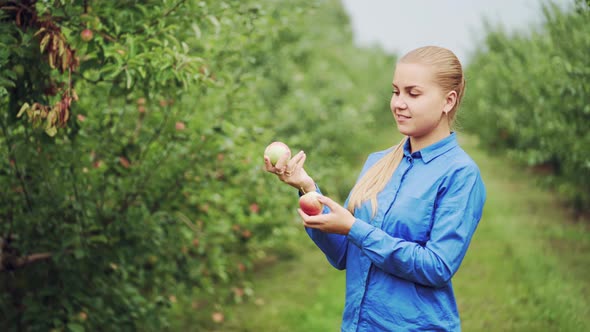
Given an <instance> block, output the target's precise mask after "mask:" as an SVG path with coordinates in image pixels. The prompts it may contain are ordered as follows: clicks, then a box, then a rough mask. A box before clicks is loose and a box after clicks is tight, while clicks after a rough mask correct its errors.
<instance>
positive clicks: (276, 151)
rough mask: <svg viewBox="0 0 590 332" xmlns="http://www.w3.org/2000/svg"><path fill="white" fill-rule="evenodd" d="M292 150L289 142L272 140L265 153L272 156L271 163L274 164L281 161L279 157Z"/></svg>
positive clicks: (269, 156)
mask: <svg viewBox="0 0 590 332" xmlns="http://www.w3.org/2000/svg"><path fill="white" fill-rule="evenodd" d="M290 151H291V150H289V146H287V144H285V143H283V142H272V143H270V144H269V145H268V146H267V147H266V149H265V150H264V155H265V156H268V158H270V163H271V164H272V165H273V166H274V165H275V164H276V163H277V161H279V158H281V157H282V156H283V155H284V154H285V153H287V152H290Z"/></svg>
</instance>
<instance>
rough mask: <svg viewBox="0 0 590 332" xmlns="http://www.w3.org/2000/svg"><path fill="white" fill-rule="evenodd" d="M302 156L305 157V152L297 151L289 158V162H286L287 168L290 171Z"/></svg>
mask: <svg viewBox="0 0 590 332" xmlns="http://www.w3.org/2000/svg"><path fill="white" fill-rule="evenodd" d="M302 158H305V152H303V151H299V153H297V154H296V155H295V156H294V157H293V158H291V160H289V163H288V164H287V170H289V171H291V172H292V171H294V170H295V168H296V167H297V165H299V162H300V161H301V159H302Z"/></svg>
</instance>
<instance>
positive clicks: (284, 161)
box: [275, 150, 291, 172]
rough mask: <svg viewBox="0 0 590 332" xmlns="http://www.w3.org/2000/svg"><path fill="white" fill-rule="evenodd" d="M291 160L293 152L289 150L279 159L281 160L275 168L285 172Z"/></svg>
mask: <svg viewBox="0 0 590 332" xmlns="http://www.w3.org/2000/svg"><path fill="white" fill-rule="evenodd" d="M290 158H291V151H289V150H287V152H285V154H283V155H282V156H281V157H280V158H279V160H278V161H277V163H276V164H275V167H276V168H277V169H279V170H282V171H283V172H284V171H285V169H286V168H287V162H288V161H289V159H290Z"/></svg>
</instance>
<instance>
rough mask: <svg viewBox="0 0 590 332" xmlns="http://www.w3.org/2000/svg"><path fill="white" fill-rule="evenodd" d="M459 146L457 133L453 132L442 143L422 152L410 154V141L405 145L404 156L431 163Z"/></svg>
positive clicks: (430, 146)
mask: <svg viewBox="0 0 590 332" xmlns="http://www.w3.org/2000/svg"><path fill="white" fill-rule="evenodd" d="M457 145H458V143H457V134H456V133H455V132H451V134H450V135H449V136H447V137H445V138H443V139H441V140H440V141H438V142H436V143H434V144H431V145H429V146H427V147H425V148H423V149H422V150H420V151H416V152H414V153H412V154H410V140H409V139H408V140H407V141H406V144H405V145H404V155H405V156H407V157H410V156H411V157H412V158H422V160H424V163H429V162H430V161H431V160H432V159H434V158H436V157H438V156H440V155H442V154H443V153H445V152H447V151H449V150H450V149H452V148H454V147H456V146H457Z"/></svg>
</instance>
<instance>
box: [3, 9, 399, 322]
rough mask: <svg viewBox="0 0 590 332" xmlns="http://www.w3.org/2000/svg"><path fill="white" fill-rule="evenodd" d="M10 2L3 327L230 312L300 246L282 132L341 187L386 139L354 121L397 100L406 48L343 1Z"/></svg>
mask: <svg viewBox="0 0 590 332" xmlns="http://www.w3.org/2000/svg"><path fill="white" fill-rule="evenodd" d="M0 8H1V9H2V10H0V14H1V16H0V68H1V69H0V104H1V105H2V109H3V110H4V112H3V113H2V114H1V115H0V125H1V129H2V135H1V136H0V146H2V148H1V149H0V187H1V188H2V191H1V192H0V198H1V199H0V242H1V243H0V246H1V248H2V251H1V252H0V284H1V285H2V286H1V287H2V288H1V291H0V307H2V308H3V310H2V312H1V313H0V327H1V328H2V330H8V331H12V330H15V331H29V330H30V331H37V330H42V331H46V330H52V329H53V330H56V331H82V330H91V331H95V330H109V331H113V330H121V331H126V330H137V329H140V330H154V331H160V330H164V329H166V327H167V326H169V321H168V317H169V315H167V313H168V312H169V309H170V307H171V306H172V305H174V303H176V302H177V300H178V298H181V297H184V296H187V295H185V294H188V296H191V297H192V299H193V305H194V309H195V310H197V311H198V312H199V313H200V314H201V315H202V317H204V318H203V320H202V321H200V324H203V326H205V325H206V324H211V323H213V322H212V320H211V314H213V313H215V314H218V313H219V312H222V311H223V306H224V304H226V303H230V302H236V301H238V302H239V301H243V300H246V299H247V298H248V296H249V295H251V294H252V293H253V292H254V290H252V289H251V288H250V283H249V281H248V279H249V277H250V272H251V271H252V269H253V268H254V266H255V264H256V262H258V261H260V260H261V259H263V258H265V257H269V256H271V255H290V254H292V253H289V252H288V248H285V243H286V242H288V239H289V237H290V236H291V235H292V234H294V233H295V232H297V231H298V230H299V228H297V224H296V223H295V222H294V221H295V220H296V219H297V218H296V213H295V207H296V204H297V197H296V195H295V192H294V191H293V190H289V189H287V188H284V186H280V185H278V184H277V182H276V180H275V179H273V178H271V177H270V176H269V175H266V174H264V172H263V170H262V168H261V165H262V161H261V159H262V151H264V148H265V147H266V145H267V144H268V143H270V142H271V141H273V140H282V141H285V142H286V143H287V144H289V145H290V146H291V148H292V149H293V152H297V151H298V150H299V149H304V150H305V151H306V152H307V154H308V163H307V165H308V166H307V168H308V169H309V171H310V172H311V173H312V174H313V175H314V178H316V180H318V182H320V184H321V185H322V187H323V188H324V190H325V192H327V193H329V194H331V195H332V196H333V197H334V198H336V199H342V198H343V197H344V195H346V193H347V192H348V190H350V187H351V186H352V181H354V178H351V177H350V174H351V173H353V171H355V172H356V170H355V169H354V167H355V166H356V165H357V162H358V160H359V159H361V158H364V155H365V154H366V153H367V151H365V150H364V149H363V147H364V146H366V144H367V142H370V141H371V140H372V137H370V136H367V135H358V137H357V136H356V135H351V133H355V131H357V130H358V131H367V128H368V127H373V126H384V125H383V124H382V123H384V121H378V120H380V119H381V116H389V115H388V114H389V112H388V111H387V93H388V88H387V87H388V85H389V80H390V75H391V73H390V72H389V71H384V70H383V69H384V68H387V69H389V68H392V64H393V59H392V58H391V57H388V56H386V55H384V54H383V52H382V51H381V50H378V49H373V50H358V49H356V48H355V47H354V46H353V44H352V36H351V33H350V31H349V27H348V23H347V18H346V15H345V14H344V12H343V10H342V8H341V6H340V4H339V3H338V2H337V1H321V2H319V1H311V0H298V1H290V2H287V3H285V2H282V3H278V2H276V1H270V0H268V1H224V2H220V1H185V0H175V1H172V0H164V1H155V0H149V1H142V2H135V1H115V2H104V1H100V2H99V1H89V0H86V1H81V0H74V1H65V0H64V1H52V2H47V1H33V0H30V1H0ZM47 27H51V29H50V32H51V35H50V37H47V39H46V37H45V36H46V35H47V34H48V33H49V32H47V31H48V30H47V29H48V28H47ZM43 28H45V30H42V29H43ZM40 31H41V32H40ZM89 31H90V33H89ZM54 41H55V43H56V44H55V45H56V47H53V43H54ZM42 44H43V45H42ZM49 44H51V48H48V45H49ZM48 50H49V51H48ZM62 50H63V51H62ZM64 54H67V55H68V56H70V57H69V58H67V57H65V58H64V57H63V56H64ZM60 61H61V62H60ZM344 61H346V65H344ZM58 62H59V63H58ZM64 63H65V65H64ZM350 63H352V64H353V66H352V67H351V66H350ZM354 65H356V66H354ZM381 91H383V93H381ZM64 98H70V99H67V100H66V101H67V105H64V104H63V102H64V100H65V99H64ZM23 105H24V107H23ZM33 105H37V106H35V107H34V106H33ZM55 105H57V106H55ZM56 107H57V108H56ZM51 112H54V113H51ZM19 113H20V114H19ZM50 114H53V115H50ZM377 114H383V115H377ZM18 115H20V117H19V116H18ZM387 119H388V121H390V118H387ZM27 120H28V121H27ZM29 122H32V123H33V125H31V124H30V123H29ZM388 123H389V124H393V122H388ZM391 144H393V143H391ZM387 145H388V144H386V145H385V146H384V147H387ZM343 147H344V148H343ZM297 235H300V234H297ZM199 317H201V316H199ZM215 317H219V316H215Z"/></svg>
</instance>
